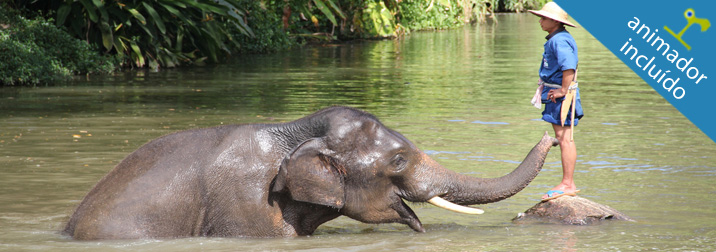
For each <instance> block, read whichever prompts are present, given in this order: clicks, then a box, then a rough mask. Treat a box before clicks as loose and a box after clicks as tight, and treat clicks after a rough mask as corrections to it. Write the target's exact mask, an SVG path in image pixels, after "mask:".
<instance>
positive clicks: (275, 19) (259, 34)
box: [227, 0, 296, 53]
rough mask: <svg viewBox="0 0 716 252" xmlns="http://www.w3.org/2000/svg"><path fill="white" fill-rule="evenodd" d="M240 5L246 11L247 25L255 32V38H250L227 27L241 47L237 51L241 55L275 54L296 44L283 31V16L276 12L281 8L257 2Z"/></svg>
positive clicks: (251, 0)
mask: <svg viewBox="0 0 716 252" xmlns="http://www.w3.org/2000/svg"><path fill="white" fill-rule="evenodd" d="M238 3H239V4H240V5H241V6H242V7H243V8H244V10H245V13H246V24H247V25H248V26H249V28H250V29H251V30H252V31H255V34H254V36H248V35H246V34H244V33H243V32H241V31H240V30H237V29H232V28H231V27H227V28H228V29H229V31H230V33H231V36H232V37H233V38H234V39H235V40H236V42H237V43H238V44H239V45H240V47H239V48H238V49H237V51H238V52H239V53H267V52H275V51H279V50H284V49H287V48H289V47H291V46H293V45H295V44H296V43H295V41H294V40H293V39H291V37H290V36H289V33H288V32H287V31H284V30H283V28H282V26H283V23H282V22H281V15H280V14H279V13H278V12H277V11H274V10H276V9H278V10H281V9H282V8H281V7H276V6H267V5H266V4H263V3H261V2H260V1H255V0H239V1H238ZM272 7H273V9H272Z"/></svg>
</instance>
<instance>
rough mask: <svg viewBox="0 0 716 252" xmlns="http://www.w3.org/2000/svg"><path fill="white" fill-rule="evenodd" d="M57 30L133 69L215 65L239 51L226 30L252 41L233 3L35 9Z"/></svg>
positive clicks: (63, 4)
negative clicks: (51, 15) (53, 16)
mask: <svg viewBox="0 0 716 252" xmlns="http://www.w3.org/2000/svg"><path fill="white" fill-rule="evenodd" d="M29 7H32V8H35V9H41V10H45V11H47V12H53V11H54V12H56V18H57V25H60V26H66V27H68V29H69V31H70V33H71V34H72V35H73V36H75V37H77V38H82V39H84V40H86V41H87V42H88V43H90V44H93V45H99V46H101V47H103V48H104V49H105V50H106V51H107V52H113V53H115V54H119V55H123V56H126V58H127V59H130V62H129V63H130V64H131V65H132V66H136V67H145V66H148V67H150V68H154V69H156V68H158V67H159V66H164V67H174V66H177V65H181V64H189V63H200V62H203V61H204V60H206V59H208V60H210V61H212V62H218V61H219V60H220V59H221V58H222V57H223V56H225V55H227V54H228V53H230V52H231V50H233V49H235V48H238V46H239V45H238V43H236V41H234V40H233V38H232V36H231V35H230V33H229V31H228V29H227V26H229V25H230V26H233V27H232V28H233V29H236V30H238V31H240V32H241V33H243V34H247V35H253V33H252V31H251V29H250V28H249V27H248V26H247V25H246V24H245V23H244V12H243V11H242V10H241V9H240V5H239V4H238V1H237V0H128V1H119V0H106V1H102V0H64V1H47V2H41V3H33V4H32V5H31V6H29Z"/></svg>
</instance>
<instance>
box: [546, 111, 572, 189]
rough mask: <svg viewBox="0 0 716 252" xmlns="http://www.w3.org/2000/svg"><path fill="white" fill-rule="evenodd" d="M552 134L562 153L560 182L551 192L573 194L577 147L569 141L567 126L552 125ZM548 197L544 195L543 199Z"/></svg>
mask: <svg viewBox="0 0 716 252" xmlns="http://www.w3.org/2000/svg"><path fill="white" fill-rule="evenodd" d="M552 127H553V128H554V134H555V137H556V138H557V140H559V149H560V151H561V152H562V182H561V183H560V184H559V185H557V186H555V187H554V188H552V190H560V191H563V192H564V193H575V191H576V190H577V186H576V185H575V184H574V167H575V166H576V165H577V145H575V144H574V141H570V139H569V138H570V136H571V135H572V129H571V128H570V127H569V126H561V125H559V124H552ZM547 197H548V196H547V195H546V194H545V195H544V196H542V198H543V199H545V198H547Z"/></svg>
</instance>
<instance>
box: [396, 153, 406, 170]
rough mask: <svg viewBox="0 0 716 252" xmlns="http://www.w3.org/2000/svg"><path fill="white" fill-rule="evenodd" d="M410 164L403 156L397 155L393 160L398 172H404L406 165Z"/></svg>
mask: <svg viewBox="0 0 716 252" xmlns="http://www.w3.org/2000/svg"><path fill="white" fill-rule="evenodd" d="M407 163H408V160H406V159H405V158H403V155H400V154H399V155H396V156H395V158H393V165H395V168H396V169H397V170H402V169H403V168H404V167H405V164H407Z"/></svg>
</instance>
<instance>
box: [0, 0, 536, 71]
mask: <svg viewBox="0 0 716 252" xmlns="http://www.w3.org/2000/svg"><path fill="white" fill-rule="evenodd" d="M546 1H548V0H427V1H426V0H402V1H401V0H260V1H256V0H219V1H216V0H126V1H99V0H97V1H90V0H66V1H27V0H14V1H13V0H11V1H6V2H3V3H2V7H0V13H2V12H5V13H10V12H12V13H14V11H12V9H13V8H15V9H20V10H25V12H26V13H25V14H29V13H27V11H26V10H33V12H32V16H38V18H36V19H33V20H28V19H24V18H20V17H19V16H17V15H16V14H13V15H15V17H14V18H11V19H12V20H16V21H15V22H16V23H19V24H13V25H10V26H8V28H0V32H1V33H0V35H1V37H0V64H2V65H0V68H1V69H0V82H2V84H3V85H16V84H31V85H37V84H40V83H48V82H51V81H52V80H54V79H55V78H57V76H68V75H71V74H84V73H93V72H108V71H112V70H113V69H116V68H117V67H118V66H120V65H122V66H125V67H138V68H143V67H148V68H152V69H158V68H166V67H175V66H180V65H191V64H202V63H203V62H204V61H209V62H223V61H224V60H225V59H227V58H228V57H230V56H231V54H234V55H236V54H242V53H266V52H272V51H277V50H282V49H285V48H288V47H291V46H292V45H295V44H297V43H301V42H303V41H305V40H321V41H330V40H350V39H356V38H378V37H380V38H389V37H398V36H400V35H402V34H406V33H409V32H410V31H411V30H426V29H448V28H453V27H458V26H462V25H463V24H465V23H467V22H473V21H476V20H482V21H484V16H485V15H486V14H487V13H491V12H492V10H493V9H496V10H502V11H521V10H524V9H527V8H528V9H535V8H538V7H539V6H541V5H542V4H543V3H544V2H546ZM6 5H9V6H6ZM13 15H10V16H13ZM5 16H8V15H5ZM43 16H44V18H43ZM17 20H20V21H17ZM52 20H56V24H55V25H56V26H58V27H62V28H61V29H58V28H56V27H52V26H53V25H52V24H51V23H52V22H53V21H52ZM8 22H9V21H2V20H0V24H9V23H8ZM25 26H27V27H28V28H27V29H25V28H22V29H20V28H18V27H25ZM33 27H34V28H33ZM72 37H74V38H76V39H72ZM80 40H84V43H83V42H80ZM43 41H45V42H43ZM47 41H51V42H47ZM100 50H102V51H103V53H105V54H108V55H116V56H115V58H116V59H121V61H117V60H112V59H115V58H109V57H106V56H99V55H100V53H99V52H100Z"/></svg>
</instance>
